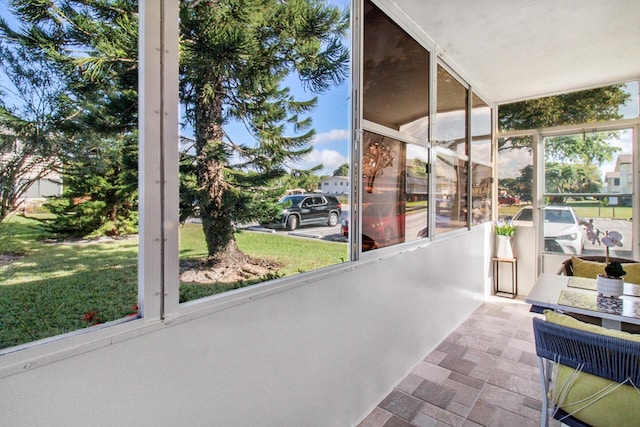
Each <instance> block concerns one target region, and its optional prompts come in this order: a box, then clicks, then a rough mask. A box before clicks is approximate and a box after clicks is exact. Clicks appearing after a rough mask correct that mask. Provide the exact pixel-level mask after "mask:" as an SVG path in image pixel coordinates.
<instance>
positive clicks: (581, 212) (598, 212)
mask: <svg viewBox="0 0 640 427" xmlns="http://www.w3.org/2000/svg"><path fill="white" fill-rule="evenodd" d="M565 205H566V206H571V207H572V208H573V209H574V210H575V211H576V213H577V214H578V217H580V218H583V219H584V218H610V219H621V220H628V219H629V218H631V217H632V210H631V207H627V206H615V207H614V206H602V205H601V204H600V203H599V202H598V201H573V202H568V203H565ZM521 208H522V206H517V205H512V206H505V205H501V206H500V207H499V208H498V216H499V217H500V218H503V217H505V216H513V215H515V214H516V213H517V212H518V211H519V210H520V209H521Z"/></svg>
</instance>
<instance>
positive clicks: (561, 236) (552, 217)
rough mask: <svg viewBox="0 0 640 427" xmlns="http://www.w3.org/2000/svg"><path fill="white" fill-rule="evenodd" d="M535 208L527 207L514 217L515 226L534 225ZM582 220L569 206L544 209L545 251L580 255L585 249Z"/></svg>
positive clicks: (546, 207)
mask: <svg viewBox="0 0 640 427" xmlns="http://www.w3.org/2000/svg"><path fill="white" fill-rule="evenodd" d="M532 220H533V208H532V207H531V206H526V207H524V208H522V209H520V211H518V213H516V214H515V216H514V217H513V225H516V226H517V225H528V226H531V225H532ZM584 240H585V236H584V230H583V228H582V226H581V224H580V218H578V215H577V214H576V212H575V211H574V210H573V208H570V207H569V206H545V207H544V251H545V252H551V253H554V252H555V253H565V254H573V255H580V254H582V250H583V249H584Z"/></svg>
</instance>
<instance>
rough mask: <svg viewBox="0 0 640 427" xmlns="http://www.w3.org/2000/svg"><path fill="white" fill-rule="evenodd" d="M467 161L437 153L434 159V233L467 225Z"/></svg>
mask: <svg viewBox="0 0 640 427" xmlns="http://www.w3.org/2000/svg"><path fill="white" fill-rule="evenodd" d="M467 194H468V192H467V162H466V161H464V160H460V159H457V158H455V157H453V156H447V155H444V154H438V156H437V160H436V200H435V202H436V233H438V234H439V233H443V232H446V231H450V230H455V229H458V228H464V227H466V226H467Z"/></svg>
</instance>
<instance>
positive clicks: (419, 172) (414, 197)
mask: <svg viewBox="0 0 640 427" xmlns="http://www.w3.org/2000/svg"><path fill="white" fill-rule="evenodd" d="M428 164H429V150H428V149H426V148H425V147H420V146H418V145H414V144H407V159H406V172H405V176H406V182H405V211H406V217H405V224H406V226H405V241H407V242H409V241H411V240H416V239H422V238H425V237H428V228H427V224H428V221H429V209H428V208H429V175H428V174H427V168H428Z"/></svg>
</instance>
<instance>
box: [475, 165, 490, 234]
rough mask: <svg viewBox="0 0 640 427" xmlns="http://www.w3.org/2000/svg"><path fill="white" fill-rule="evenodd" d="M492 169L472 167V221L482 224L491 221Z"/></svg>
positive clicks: (479, 166)
mask: <svg viewBox="0 0 640 427" xmlns="http://www.w3.org/2000/svg"><path fill="white" fill-rule="evenodd" d="M491 172H492V169H491V167H490V166H485V165H478V164H473V167H472V172H471V173H472V183H473V188H472V190H471V191H472V196H471V201H472V202H471V203H472V208H471V221H472V224H474V225H475V224H481V223H483V222H489V221H491V198H492V188H493V185H492V182H493V181H492V179H491Z"/></svg>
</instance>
